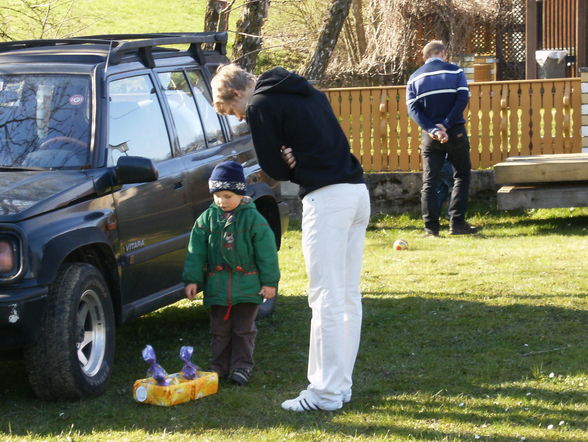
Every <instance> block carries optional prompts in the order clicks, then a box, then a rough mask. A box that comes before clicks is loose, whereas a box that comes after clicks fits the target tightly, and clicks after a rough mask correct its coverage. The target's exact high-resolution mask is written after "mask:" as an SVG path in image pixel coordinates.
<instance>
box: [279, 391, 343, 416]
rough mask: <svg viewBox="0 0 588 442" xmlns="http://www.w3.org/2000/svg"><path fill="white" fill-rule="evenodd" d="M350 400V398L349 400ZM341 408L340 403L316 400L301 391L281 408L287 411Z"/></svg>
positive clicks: (310, 394) (333, 409)
mask: <svg viewBox="0 0 588 442" xmlns="http://www.w3.org/2000/svg"><path fill="white" fill-rule="evenodd" d="M350 399H351V398H350ZM342 407H343V403H342V402H341V401H340V402H332V403H331V402H329V403H327V402H325V401H321V400H319V399H317V398H316V397H315V396H314V394H312V393H311V392H310V391H308V390H304V391H301V392H300V394H299V395H298V397H297V398H294V399H289V400H287V401H284V402H282V408H283V409H284V410H288V411H298V412H303V411H335V410H339V409H340V408H342Z"/></svg>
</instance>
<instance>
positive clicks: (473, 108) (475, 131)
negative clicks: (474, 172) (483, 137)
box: [468, 84, 481, 169]
mask: <svg viewBox="0 0 588 442" xmlns="http://www.w3.org/2000/svg"><path fill="white" fill-rule="evenodd" d="M480 87H481V86H480V85H477V84H472V85H470V101H469V104H468V111H469V117H470V118H469V119H470V130H469V132H468V135H469V138H470V147H471V151H470V160H471V162H472V168H473V169H477V168H478V166H479V165H480V115H479V111H480Z"/></svg>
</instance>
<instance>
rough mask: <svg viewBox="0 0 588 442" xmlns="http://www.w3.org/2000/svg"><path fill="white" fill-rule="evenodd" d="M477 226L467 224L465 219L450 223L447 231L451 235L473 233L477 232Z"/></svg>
mask: <svg viewBox="0 0 588 442" xmlns="http://www.w3.org/2000/svg"><path fill="white" fill-rule="evenodd" d="M478 230H479V229H478V228H477V227H474V226H471V225H469V224H468V223H466V222H465V221H464V222H463V223H459V224H455V225H451V227H450V228H449V233H450V234H452V235H473V234H474V233H477V232H478Z"/></svg>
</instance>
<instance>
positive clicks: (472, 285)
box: [0, 206, 588, 441]
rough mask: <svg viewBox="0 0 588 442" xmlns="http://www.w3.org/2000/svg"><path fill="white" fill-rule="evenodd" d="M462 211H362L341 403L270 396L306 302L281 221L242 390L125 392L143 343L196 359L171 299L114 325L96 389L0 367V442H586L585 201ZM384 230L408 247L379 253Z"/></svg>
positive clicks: (196, 309) (296, 256)
mask: <svg viewBox="0 0 588 442" xmlns="http://www.w3.org/2000/svg"><path fill="white" fill-rule="evenodd" d="M471 215H472V216H471V218H470V220H471V221H472V222H473V223H474V224H477V225H481V226H482V227H483V231H482V234H480V235H477V236H475V237H455V238H454V237H450V236H449V235H448V233H447V230H443V231H442V237H440V238H435V239H427V238H423V237H422V236H421V220H420V216H419V215H418V213H412V214H406V215H402V216H382V217H379V218H374V219H373V220H372V225H371V227H370V230H369V232H368V236H367V246H366V251H365V259H364V262H365V264H364V274H363V278H362V290H363V293H364V326H363V337H362V345H361V348H360V352H359V356H358V361H357V365H356V373H355V379H354V381H355V385H354V396H353V401H352V402H351V403H350V404H349V405H347V406H345V407H344V409H343V410H342V411H339V412H320V413H313V414H295V413H288V412H285V411H282V410H281V409H280V407H279V405H280V403H281V401H283V400H284V399H287V398H290V397H292V396H293V395H295V394H296V393H297V392H298V391H299V389H301V388H302V387H304V386H305V385H306V384H305V372H306V358H307V350H308V326H309V320H310V313H309V309H308V306H307V302H306V297H305V286H306V277H305V274H304V269H303V267H304V266H303V264H302V256H301V252H300V231H299V229H297V228H293V229H292V230H290V231H289V232H287V234H286V236H285V238H284V244H283V247H282V250H281V251H280V260H281V267H282V272H283V275H284V276H283V281H282V284H281V298H280V302H279V305H278V309H277V310H276V312H275V313H274V315H273V316H272V317H271V318H269V319H267V320H264V321H262V322H260V323H259V335H258V341H257V348H256V362H257V367H256V371H255V373H254V377H253V378H252V381H251V383H250V385H249V386H247V387H245V388H239V387H235V386H231V385H225V384H222V385H221V387H220V391H219V393H218V394H216V395H213V396H210V397H207V398H203V399H201V400H198V401H194V402H190V403H187V404H183V405H179V406H176V407H171V408H163V407H154V406H148V405H141V404H138V403H135V402H134V401H133V399H132V394H131V392H132V384H133V381H134V380H135V379H138V378H141V377H143V376H144V375H145V369H146V367H145V364H144V363H143V361H142V360H141V349H142V348H143V347H144V345H145V344H151V345H153V346H154V348H155V350H156V352H157V356H158V361H159V362H160V363H161V364H162V365H163V366H164V367H166V368H167V369H168V370H169V371H177V370H179V369H180V366H181V364H180V361H179V359H178V358H177V352H178V350H179V347H180V346H181V345H186V344H190V345H194V346H195V347H196V351H195V353H196V357H195V362H197V363H198V364H200V365H202V366H206V365H207V359H208V357H209V350H208V332H207V314H206V311H205V310H204V308H203V307H202V306H201V304H200V303H199V302H195V303H189V302H187V301H181V302H179V303H177V304H175V305H173V306H170V307H167V308H165V309H161V310H159V311H157V312H155V313H152V314H150V315H147V316H145V317H142V318H139V319H137V320H134V321H132V322H131V323H129V324H126V325H124V326H122V327H121V328H120V330H119V334H118V340H117V345H118V348H117V354H116V363H115V367H114V375H113V378H112V380H111V383H110V386H109V388H108V390H107V392H106V393H105V394H104V395H102V396H100V397H98V398H93V399H88V400H84V401H77V402H43V401H40V400H38V399H36V398H34V397H32V394H31V391H30V389H29V387H28V385H27V383H26V378H25V375H24V367H23V365H22V363H21V362H20V361H3V362H0V397H1V398H2V400H1V402H0V439H2V440H10V441H11V440H24V439H26V440H63V439H67V438H69V439H70V440H90V441H103V440H177V441H183V440H186V439H187V438H193V439H195V440H251V439H256V440H259V441H265V440H329V441H332V440H348V439H356V440H461V439H466V440H475V439H477V438H480V439H481V440H497V441H512V440H521V439H522V438H523V437H524V438H526V440H533V441H537V440H539V441H551V440H570V441H581V440H588V421H587V417H588V374H587V365H586V364H587V361H588V298H587V294H588V279H587V278H586V274H587V273H588V261H587V259H586V256H588V253H587V252H588V230H587V228H588V209H575V210H568V209H565V210H564V209H562V210H537V211H527V212H522V211H521V212H515V213H507V212H497V211H495V210H493V209H490V208H489V206H475V207H473V209H472V210H471ZM397 238H403V239H405V240H407V241H408V243H409V246H410V248H409V250H408V251H402V252H395V251H393V250H392V247H391V246H392V243H393V241H394V240H395V239H397ZM48 375H50V374H48ZM57 375H58V374H57Z"/></svg>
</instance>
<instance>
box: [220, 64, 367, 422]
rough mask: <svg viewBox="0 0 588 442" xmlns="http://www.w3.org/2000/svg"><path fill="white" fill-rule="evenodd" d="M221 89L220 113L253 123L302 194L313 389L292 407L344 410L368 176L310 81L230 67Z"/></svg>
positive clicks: (262, 147)
mask: <svg viewBox="0 0 588 442" xmlns="http://www.w3.org/2000/svg"><path fill="white" fill-rule="evenodd" d="M212 91H213V99H214V105H215V108H216V110H217V111H218V112H219V113H221V114H226V115H235V116H236V117H237V118H238V119H240V120H243V119H246V120H247V123H248V124H249V127H250V128H251V135H252V137H253V144H254V146H255V151H256V152H257V157H258V159H259V164H260V165H261V167H262V169H263V170H264V171H265V172H266V173H267V174H268V175H269V176H271V177H272V178H274V179H276V180H282V181H292V182H293V183H296V184H298V185H299V186H300V193H299V194H300V198H301V199H302V250H303V254H304V260H305V264H306V271H307V274H308V279H309V288H308V302H309V305H310V307H311V309H312V321H311V329H310V348H309V359H308V380H309V382H310V384H309V385H308V387H307V388H306V390H303V391H302V392H301V393H300V394H299V395H298V397H296V398H295V399H291V400H287V401H284V402H283V403H282V408H284V409H286V410H293V411H311V410H337V409H339V408H341V407H342V406H343V403H346V402H349V401H350V400H351V385H352V372H353V366H354V364H355V358H356V355H357V350H358V348H359V340H360V333H361V317H362V307H361V293H360V291H359V282H360V274H361V261H362V256H363V247H364V239H365V230H366V228H367V225H368V222H369V215H370V202H369V195H368V191H367V187H366V185H365V182H364V179H363V170H362V168H361V165H360V164H359V162H358V161H357V159H356V158H355V157H354V156H353V155H352V154H351V150H350V148H349V143H348V141H347V138H346V137H345V134H344V132H343V130H342V129H341V126H340V125H339V122H338V121H337V118H336V117H335V115H334V113H333V110H332V108H331V106H330V103H329V102H328V100H327V98H326V97H325V95H324V94H323V93H322V92H320V91H319V90H317V89H316V88H314V87H313V86H312V85H311V84H310V83H309V82H308V81H307V80H306V79H304V78H303V77H301V76H299V75H297V74H295V73H292V72H289V71H287V70H285V69H283V68H280V67H278V68H274V69H272V70H270V71H267V72H265V73H263V74H262V75H261V76H259V78H256V77H255V76H253V75H252V74H250V73H248V72H246V71H244V70H242V69H241V68H239V67H238V66H236V65H226V66H222V67H221V68H219V70H218V71H217V74H216V76H215V77H214V78H213V80H212Z"/></svg>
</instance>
